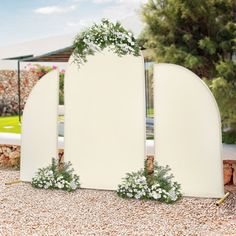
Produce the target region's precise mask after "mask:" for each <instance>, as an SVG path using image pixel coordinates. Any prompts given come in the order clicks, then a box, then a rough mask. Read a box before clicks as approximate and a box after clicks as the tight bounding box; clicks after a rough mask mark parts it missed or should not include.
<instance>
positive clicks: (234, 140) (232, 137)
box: [222, 130, 236, 144]
mask: <svg viewBox="0 0 236 236" xmlns="http://www.w3.org/2000/svg"><path fill="white" fill-rule="evenodd" d="M222 141H223V143H227V144H236V131H235V130H232V131H227V132H223V134H222Z"/></svg>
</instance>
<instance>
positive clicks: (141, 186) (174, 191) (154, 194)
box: [117, 163, 182, 203]
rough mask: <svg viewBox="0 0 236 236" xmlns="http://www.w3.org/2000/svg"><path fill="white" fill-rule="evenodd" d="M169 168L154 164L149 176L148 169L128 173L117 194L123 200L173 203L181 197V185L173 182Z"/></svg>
mask: <svg viewBox="0 0 236 236" xmlns="http://www.w3.org/2000/svg"><path fill="white" fill-rule="evenodd" d="M169 171H170V168H169V167H168V166H166V167H161V166H158V165H157V163H155V164H154V171H153V173H152V174H150V175H149V174H148V173H147V170H146V169H144V170H143V169H142V170H140V171H138V172H133V173H128V174H126V177H125V178H124V179H123V182H122V184H120V185H119V186H118V190H117V194H118V195H119V196H120V197H123V198H135V199H150V200H157V201H160V202H165V203H173V202H175V201H177V200H178V199H179V198H180V197H181V196H182V194H181V191H180V185H179V184H178V183H177V182H172V179H173V175H170V174H168V172H169Z"/></svg>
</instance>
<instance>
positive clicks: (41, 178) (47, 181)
mask: <svg viewBox="0 0 236 236" xmlns="http://www.w3.org/2000/svg"><path fill="white" fill-rule="evenodd" d="M73 172H74V169H73V168H71V163H70V162H68V163H64V164H62V165H59V163H58V161H57V160H56V159H54V158H53V159H52V164H51V165H49V166H48V167H45V168H41V169H39V170H38V172H37V173H36V176H35V177H34V178H33V179H32V186H33V187H35V188H43V189H62V190H66V191H69V192H70V191H74V190H76V189H77V188H79V187H80V182H79V176H78V175H76V174H73Z"/></svg>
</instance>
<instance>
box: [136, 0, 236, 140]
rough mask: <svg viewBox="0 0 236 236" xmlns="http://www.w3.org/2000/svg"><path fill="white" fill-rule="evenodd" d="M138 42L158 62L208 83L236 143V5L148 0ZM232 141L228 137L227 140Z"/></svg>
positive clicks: (216, 0)
mask: <svg viewBox="0 0 236 236" xmlns="http://www.w3.org/2000/svg"><path fill="white" fill-rule="evenodd" d="M142 16H143V20H144V22H145V25H146V27H145V29H144V31H143V33H142V34H141V36H140V38H139V42H140V44H141V45H142V46H144V47H145V48H147V49H150V50H151V52H152V53H151V54H152V55H154V59H155V60H156V61H158V62H167V63H174V64H179V65H182V66H184V67H187V68H189V69H190V70H192V71H193V72H195V73H196V74H197V75H198V76H200V77H201V78H203V79H205V81H206V82H207V84H208V85H209V87H210V89H211V90H212V92H213V94H214V96H215V98H216V100H217V102H218V105H219V108H220V111H221V117H222V124H223V128H225V127H230V131H229V135H230V138H229V139H230V142H236V1H235V0H149V1H148V2H147V3H146V4H144V5H143V7H142ZM226 139H227V138H226Z"/></svg>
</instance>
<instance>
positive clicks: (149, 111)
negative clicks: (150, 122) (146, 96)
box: [147, 108, 154, 117]
mask: <svg viewBox="0 0 236 236" xmlns="http://www.w3.org/2000/svg"><path fill="white" fill-rule="evenodd" d="M153 116H154V109H153V108H148V109H147V117H153Z"/></svg>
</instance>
